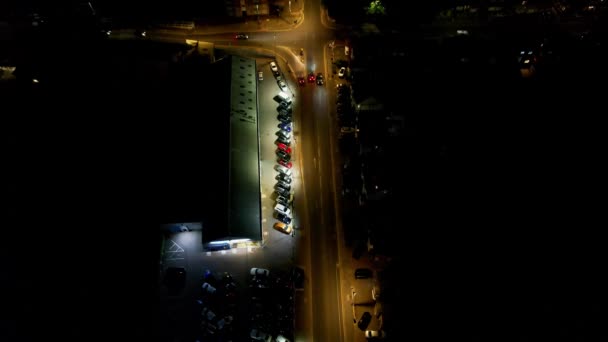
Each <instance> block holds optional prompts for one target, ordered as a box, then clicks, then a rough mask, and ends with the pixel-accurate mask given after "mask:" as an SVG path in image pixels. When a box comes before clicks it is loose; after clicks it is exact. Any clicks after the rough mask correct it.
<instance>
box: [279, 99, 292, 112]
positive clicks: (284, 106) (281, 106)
mask: <svg viewBox="0 0 608 342" xmlns="http://www.w3.org/2000/svg"><path fill="white" fill-rule="evenodd" d="M281 109H285V110H287V111H289V112H290V113H291V102H288V101H281V102H280V103H279V106H278V107H277V111H278V112H280V111H281Z"/></svg>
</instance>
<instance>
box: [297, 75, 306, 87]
mask: <svg viewBox="0 0 608 342" xmlns="http://www.w3.org/2000/svg"><path fill="white" fill-rule="evenodd" d="M298 84H299V85H301V86H303V85H305V84H306V81H304V77H298Z"/></svg>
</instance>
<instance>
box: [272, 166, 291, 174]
mask: <svg viewBox="0 0 608 342" xmlns="http://www.w3.org/2000/svg"><path fill="white" fill-rule="evenodd" d="M274 169H275V170H277V171H279V172H280V173H282V174H284V175H288V176H291V169H288V168H286V167H285V166H283V165H278V164H277V165H275V166H274Z"/></svg>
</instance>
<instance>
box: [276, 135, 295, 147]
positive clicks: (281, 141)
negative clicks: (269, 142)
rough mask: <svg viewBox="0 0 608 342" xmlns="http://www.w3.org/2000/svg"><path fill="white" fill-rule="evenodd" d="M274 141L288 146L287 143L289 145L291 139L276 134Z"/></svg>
mask: <svg viewBox="0 0 608 342" xmlns="http://www.w3.org/2000/svg"><path fill="white" fill-rule="evenodd" d="M275 143H278V144H285V145H287V146H289V145H291V140H290V139H287V138H285V137H282V136H280V135H279V136H277V140H276V141H275Z"/></svg>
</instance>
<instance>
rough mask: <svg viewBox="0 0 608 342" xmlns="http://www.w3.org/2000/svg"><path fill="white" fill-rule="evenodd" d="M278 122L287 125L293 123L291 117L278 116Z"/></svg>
mask: <svg viewBox="0 0 608 342" xmlns="http://www.w3.org/2000/svg"><path fill="white" fill-rule="evenodd" d="M277 120H279V121H281V122H283V123H286V124H290V123H291V116H289V115H281V114H279V115H277Z"/></svg>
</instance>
